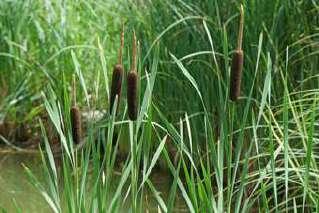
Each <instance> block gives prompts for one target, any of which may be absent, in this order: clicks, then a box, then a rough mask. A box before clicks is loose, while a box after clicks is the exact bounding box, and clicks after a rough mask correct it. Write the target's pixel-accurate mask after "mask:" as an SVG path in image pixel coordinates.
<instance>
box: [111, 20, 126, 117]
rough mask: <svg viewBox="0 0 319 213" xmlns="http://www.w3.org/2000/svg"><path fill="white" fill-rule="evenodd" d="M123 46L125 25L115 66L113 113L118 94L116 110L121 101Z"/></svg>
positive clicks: (112, 95) (112, 97) (112, 99)
mask: <svg viewBox="0 0 319 213" xmlns="http://www.w3.org/2000/svg"><path fill="white" fill-rule="evenodd" d="M123 48H124V25H123V26H122V32H121V46H120V48H119V55H118V64H116V65H115V66H114V68H113V75H112V85H111V96H110V114H112V110H113V105H114V102H115V98H116V96H117V107H116V112H117V111H118V107H119V103H120V96H121V89H122V78H123V65H122V54H123Z"/></svg>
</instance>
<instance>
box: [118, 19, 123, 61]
mask: <svg viewBox="0 0 319 213" xmlns="http://www.w3.org/2000/svg"><path fill="white" fill-rule="evenodd" d="M123 48H124V24H123V23H122V32H121V47H120V48H119V55H118V62H117V63H118V64H122V63H123Z"/></svg>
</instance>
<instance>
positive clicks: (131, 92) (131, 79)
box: [127, 32, 138, 121]
mask: <svg viewBox="0 0 319 213" xmlns="http://www.w3.org/2000/svg"><path fill="white" fill-rule="evenodd" d="M137 80H138V75H137V72H136V36H135V32H133V46H132V69H131V71H130V72H129V73H128V75H127V107H128V116H129V118H130V119H131V120H132V121H134V120H136V118H137Z"/></svg>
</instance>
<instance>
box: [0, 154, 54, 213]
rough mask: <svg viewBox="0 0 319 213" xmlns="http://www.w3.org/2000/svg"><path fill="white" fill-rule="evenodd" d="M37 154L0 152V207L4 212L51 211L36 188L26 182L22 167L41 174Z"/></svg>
mask: <svg viewBox="0 0 319 213" xmlns="http://www.w3.org/2000/svg"><path fill="white" fill-rule="evenodd" d="M40 163H41V162H40V158H39V156H38V155H29V154H27V155H26V154H9V153H2V152H0V208H2V209H4V210H5V211H6V212H8V213H9V212H19V211H20V210H21V212H39V213H41V212H52V211H51V210H50V208H49V206H48V205H47V204H46V202H45V201H44V200H43V198H42V197H41V195H40V194H39V193H38V192H37V191H36V189H35V188H34V187H33V186H32V185H31V184H30V183H29V182H28V177H27V174H26V172H25V169H24V167H23V165H24V166H27V167H28V168H30V169H31V170H32V171H33V172H34V173H35V174H36V175H38V176H41V171H40V169H41V167H39V164H40Z"/></svg>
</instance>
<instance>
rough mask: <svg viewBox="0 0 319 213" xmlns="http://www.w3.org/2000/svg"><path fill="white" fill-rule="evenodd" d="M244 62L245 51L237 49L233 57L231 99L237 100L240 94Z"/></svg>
mask: <svg viewBox="0 0 319 213" xmlns="http://www.w3.org/2000/svg"><path fill="white" fill-rule="evenodd" d="M243 64H244V52H243V51H242V50H236V51H235V52H234V55H233V59H232V67H231V79H230V99H231V100H232V101H237V99H238V97H239V95H240V85H241V76H242V71H243Z"/></svg>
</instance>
